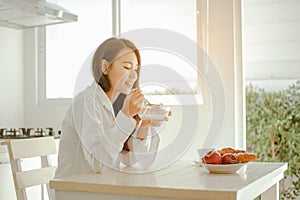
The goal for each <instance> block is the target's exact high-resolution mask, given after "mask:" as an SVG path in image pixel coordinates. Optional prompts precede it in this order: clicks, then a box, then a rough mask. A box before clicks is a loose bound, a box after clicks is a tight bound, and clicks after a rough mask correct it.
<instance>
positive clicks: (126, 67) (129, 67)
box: [124, 66, 138, 71]
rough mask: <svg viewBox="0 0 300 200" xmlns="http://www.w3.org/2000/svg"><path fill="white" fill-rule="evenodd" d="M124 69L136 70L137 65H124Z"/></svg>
mask: <svg viewBox="0 0 300 200" xmlns="http://www.w3.org/2000/svg"><path fill="white" fill-rule="evenodd" d="M124 68H125V69H127V70H134V71H137V70H138V67H134V68H133V67H132V66H124Z"/></svg>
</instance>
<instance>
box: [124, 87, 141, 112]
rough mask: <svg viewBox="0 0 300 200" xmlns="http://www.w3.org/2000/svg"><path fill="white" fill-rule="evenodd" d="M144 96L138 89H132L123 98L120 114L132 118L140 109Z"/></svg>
mask: <svg viewBox="0 0 300 200" xmlns="http://www.w3.org/2000/svg"><path fill="white" fill-rule="evenodd" d="M143 102H144V95H143V94H142V91H141V90H140V89H133V90H132V91H131V92H130V93H129V94H128V95H127V96H126V98H125V100H124V104H123V108H122V112H123V113H124V114H126V115H127V116H129V117H133V116H135V115H136V114H138V112H139V111H140V110H141V109H142V106H143Z"/></svg>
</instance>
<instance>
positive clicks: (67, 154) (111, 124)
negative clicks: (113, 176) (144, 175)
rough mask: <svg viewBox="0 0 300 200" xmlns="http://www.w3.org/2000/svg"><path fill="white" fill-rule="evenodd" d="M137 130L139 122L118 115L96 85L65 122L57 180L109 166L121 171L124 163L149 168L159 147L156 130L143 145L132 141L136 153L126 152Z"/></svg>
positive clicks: (77, 101) (76, 102) (78, 99)
mask: <svg viewBox="0 0 300 200" xmlns="http://www.w3.org/2000/svg"><path fill="white" fill-rule="evenodd" d="M135 127H136V121H135V120H134V119H133V118H130V117H128V116H127V115H125V114H124V113H123V112H122V111H120V112H119V113H118V115H117V116H115V115H114V110H113V107H112V103H111V101H110V100H109V98H108V96H107V95H106V94H105V92H104V91H103V89H102V88H101V87H100V86H99V85H98V84H96V83H93V84H92V85H91V86H89V87H87V88H86V89H85V90H84V91H82V92H81V93H79V94H78V95H77V96H76V97H75V98H74V99H73V102H72V105H71V106H70V108H69V109H68V111H67V113H66V116H65V118H64V120H63V123H62V134H61V138H60V145H59V153H58V167H57V170H56V174H55V178H59V177H65V176H69V175H74V174H82V173H90V172H101V171H102V170H103V169H104V167H105V166H107V167H115V168H118V167H119V165H120V162H122V163H124V164H125V165H132V164H135V163H139V164H140V165H141V166H143V167H145V168H147V167H149V166H150V165H151V164H152V163H153V162H154V160H155V157H156V151H157V149H158V144H159V136H158V134H156V132H155V129H154V128H153V127H150V128H149V129H148V136H149V137H147V138H145V139H144V140H143V141H141V140H139V139H136V137H134V136H133V137H131V138H130V140H129V146H130V149H131V150H132V151H130V152H124V151H122V148H123V144H124V142H125V141H126V140H127V138H128V137H129V136H130V134H131V133H132V132H133V131H134V129H135Z"/></svg>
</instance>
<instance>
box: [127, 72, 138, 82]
mask: <svg viewBox="0 0 300 200" xmlns="http://www.w3.org/2000/svg"><path fill="white" fill-rule="evenodd" d="M129 78H130V79H133V80H136V79H137V72H136V71H135V70H132V71H130V74H129Z"/></svg>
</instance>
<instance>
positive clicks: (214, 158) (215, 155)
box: [202, 151, 222, 164]
mask: <svg viewBox="0 0 300 200" xmlns="http://www.w3.org/2000/svg"><path fill="white" fill-rule="evenodd" d="M202 161H203V162H204V163H206V164H222V156H221V154H220V153H219V152H218V151H211V152H208V153H207V154H206V155H205V156H204V157H203V158H202Z"/></svg>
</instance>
